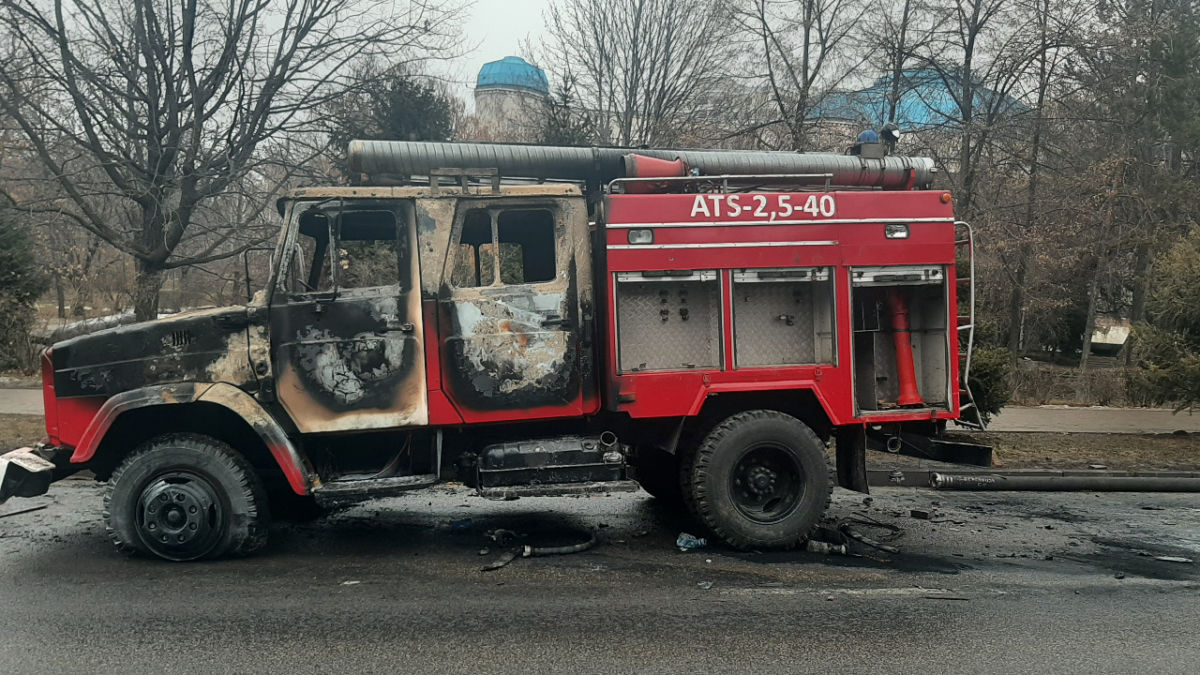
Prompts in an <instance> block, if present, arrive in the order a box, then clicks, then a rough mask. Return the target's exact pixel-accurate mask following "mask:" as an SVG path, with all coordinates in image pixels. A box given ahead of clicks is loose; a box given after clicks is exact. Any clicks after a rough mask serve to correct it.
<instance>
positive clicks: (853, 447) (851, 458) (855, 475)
mask: <svg viewBox="0 0 1200 675" xmlns="http://www.w3.org/2000/svg"><path fill="white" fill-rule="evenodd" d="M834 434H835V435H834V439H835V440H836V442H837V477H838V485H840V486H842V487H844V488H846V489H848V490H854V491H855V492H864V493H869V492H870V491H871V490H870V488H868V487H867V427H866V426H865V425H854V426H848V427H838V428H837V429H836V430H835V432H834Z"/></svg>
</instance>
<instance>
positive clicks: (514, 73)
mask: <svg viewBox="0 0 1200 675" xmlns="http://www.w3.org/2000/svg"><path fill="white" fill-rule="evenodd" d="M475 87H476V88H477V89H488V88H491V87H504V88H516V89H527V90H529V91H535V92H537V93H539V94H547V95H548V94H549V93H550V82H549V81H548V80H547V79H546V71H544V70H542V69H541V68H538V67H537V66H535V65H533V64H532V63H529V62H528V61H526V60H525V59H523V58H521V57H519V56H506V57H504V58H502V59H500V60H499V61H492V62H491V63H485V64H483V67H482V68H480V69H479V78H478V79H477V80H476V81H475Z"/></svg>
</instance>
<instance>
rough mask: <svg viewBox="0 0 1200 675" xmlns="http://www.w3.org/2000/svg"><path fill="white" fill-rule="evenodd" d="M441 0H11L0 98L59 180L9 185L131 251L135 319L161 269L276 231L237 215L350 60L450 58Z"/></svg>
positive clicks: (4, 15)
mask: <svg viewBox="0 0 1200 675" xmlns="http://www.w3.org/2000/svg"><path fill="white" fill-rule="evenodd" d="M444 4H445V3H436V2H433V1H432V0H428V1H427V0H398V1H397V2H395V3H392V4H391V5H388V4H381V3H378V2H367V1H366V0H278V1H275V2H268V1H266V0H230V1H229V2H218V1H217V0H128V1H124V0H7V1H6V2H4V3H2V4H0V31H2V32H3V33H5V34H6V35H4V36H3V37H5V38H6V39H7V40H9V41H11V43H12V44H13V45H14V46H15V48H14V54H13V58H10V59H6V60H4V61H3V62H0V109H2V110H3V112H4V113H6V114H7V115H8V116H9V117H10V118H11V119H12V120H14V122H15V123H16V126H17V128H18V129H19V130H20V132H21V134H22V135H23V136H24V138H25V140H26V141H27V142H28V145H29V150H30V153H31V155H32V156H33V157H34V158H36V160H37V161H38V162H39V163H40V164H41V165H42V166H43V167H44V168H45V170H46V172H47V173H48V174H49V175H50V179H51V180H52V181H53V182H54V184H55V187H56V189H57V197H56V198H55V199H52V200H40V201H33V202H29V201H27V200H24V199H23V198H22V197H21V195H20V193H19V191H10V192H9V194H8V196H9V198H10V200H11V201H12V202H14V203H16V204H17V205H18V206H19V207H20V208H22V209H24V210H26V211H29V212H39V211H48V212H54V213H59V214H61V215H62V217H65V218H67V219H69V220H70V221H71V222H72V223H74V224H75V225H77V226H78V227H80V228H82V229H84V230H86V231H88V232H90V233H91V234H93V235H95V236H97V237H99V238H100V239H102V240H104V241H105V242H107V243H109V244H110V245H112V246H113V247H115V248H117V249H118V250H120V251H122V252H124V253H125V254H127V255H129V256H131V257H132V259H133V260H134V262H135V266H136V272H137V274H136V284H135V291H134V307H135V310H136V313H137V316H138V317H139V318H141V319H147V318H152V317H154V316H155V315H156V314H157V309H158V291H159V288H160V286H161V283H162V278H163V273H164V271H165V270H169V269H173V268H178V267H181V266H187V265H194V264H200V263H204V262H207V261H212V260H217V259H221V258H224V257H228V256H231V255H235V254H237V253H238V252H240V251H242V250H245V249H246V248H248V247H251V246H254V245H256V244H258V243H259V242H260V241H262V239H263V238H264V237H266V236H270V232H269V231H268V232H264V231H263V228H253V227H251V228H249V229H248V231H247V228H244V227H243V226H244V225H246V224H247V222H248V221H247V220H242V218H246V219H249V222H250V223H253V222H255V219H256V218H259V217H260V216H259V215H258V214H261V212H262V211H264V210H265V209H264V208H263V207H265V206H266V204H267V203H268V197H267V195H270V194H272V193H275V192H277V191H278V190H279V189H280V187H281V186H282V185H284V184H285V183H286V182H287V180H288V177H289V176H290V171H289V170H288V167H289V166H292V165H294V163H295V159H296V158H295V157H291V158H289V161H288V162H287V163H286V165H280V164H279V163H278V161H277V159H278V156H279V154H280V150H279V148H280V147H283V146H284V145H285V141H286V136H288V135H289V134H292V133H293V132H302V131H304V130H305V125H306V124H308V123H310V122H311V115H309V114H308V112H309V111H310V110H312V109H314V108H319V107H320V106H321V105H322V104H324V103H326V102H327V101H328V100H330V99H331V98H332V97H334V96H338V95H341V93H342V91H343V89H342V88H341V87H338V86H336V85H338V84H340V83H341V80H343V79H344V76H345V72H346V64H347V63H348V62H350V61H351V60H352V59H358V58H362V57H365V56H370V55H380V56H382V55H386V56H387V57H388V59H389V60H391V61H393V62H394V61H396V60H397V58H401V59H404V58H408V59H413V60H417V59H424V58H430V57H431V56H435V55H449V54H448V53H447V52H439V51H438V50H444V49H446V48H448V47H452V46H454V45H455V44H456V40H457V38H456V37H455V35H454V33H453V32H452V29H453V23H454V21H455V20H456V18H457V9H456V7H457V6H456V5H453V6H449V7H443V5H444ZM289 147H291V146H289ZM308 150H309V152H320V151H321V150H322V148H321V147H320V146H316V147H315V148H314V147H311V146H310V147H309V148H308ZM238 192H240V193H242V194H241V195H240V196H236V195H234V196H233V198H236V199H244V201H243V202H239V203H244V204H249V205H251V207H250V208H242V209H238V211H240V214H239V219H237V220H234V221H230V220H228V219H227V218H228V214H229V213H230V209H228V208H224V207H222V206H221V202H222V201H223V200H226V199H229V198H231V195H232V193H238ZM114 212H115V213H114Z"/></svg>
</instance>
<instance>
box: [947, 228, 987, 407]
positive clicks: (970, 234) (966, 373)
mask: <svg viewBox="0 0 1200 675" xmlns="http://www.w3.org/2000/svg"><path fill="white" fill-rule="evenodd" d="M960 226H961V227H963V228H965V229H966V231H967V238H966V239H962V240H960V239H959V238H958V228H959V227H960ZM954 232H955V235H954V243H955V245H958V244H966V245H967V262H968V269H969V270H970V271H969V273H968V277H967V278H968V281H969V283H968V285H969V286H970V288H971V290H970V294H969V297H970V299H969V300H968V309H967V316H968V320H967V325H966V326H965V328H966V329H967V358H966V359H965V361H964V362H963V371H962V387H963V390H964V391H966V392H967V399H968V400H970V401H971V404H972V405H973V406H974V407H975V419H977V420H979V424H978V425H977V426H978V427H979V428H980V429H981V430H982V429H983V428H984V424H983V414H982V412H981V411H980V410H979V405H978V404H976V403H975V395H974V394H972V393H971V355H972V354H973V353H974V352H975V230H974V229H972V227H971V224H970V223H968V222H967V221H965V220H956V221H954ZM957 280H958V275H957V274H955V283H956V284H957ZM956 297H957V296H956ZM954 314H955V317H956V319H955V320H956V321H957V316H958V308H957V307H955V308H954ZM957 328H958V330H960V331H961V330H962V329H963V328H964V327H963V326H958V327H957ZM959 420H960V422H961V420H962V411H961V404H960V409H959ZM972 426H976V425H972Z"/></svg>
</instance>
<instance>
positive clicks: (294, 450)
mask: <svg viewBox="0 0 1200 675" xmlns="http://www.w3.org/2000/svg"><path fill="white" fill-rule="evenodd" d="M427 146H428V147H427ZM431 147H432V148H433V150H436V151H437V152H438V153H444V152H446V150H445V148H456V149H470V148H476V147H478V148H483V149H485V150H486V151H487V153H486V155H485V156H483V157H481V158H469V159H468V158H460V159H459V160H458V161H459V162H460V164H458V165H457V166H463V165H466V166H478V165H490V164H494V165H496V166H498V167H499V173H507V172H512V173H515V174H516V175H520V176H529V177H537V178H544V177H545V176H546V174H545V173H538V171H546V172H549V173H550V175H552V176H554V175H559V174H566V175H565V176H564V177H565V178H567V179H569V180H570V181H571V182H566V183H563V182H557V183H556V182H538V183H533V184H503V183H502V182H501V180H500V178H499V173H498V172H496V171H492V172H490V173H489V172H478V175H476V176H471V175H470V174H469V172H464V171H458V172H455V173H454V174H453V176H454V177H453V178H452V179H451V181H450V185H444V184H442V181H444V180H445V177H444V172H443V171H442V170H443V169H444V168H445V167H447V166H455V165H454V164H452V163H451V160H448V159H446V157H445V156H444V155H438V156H430V157H427V158H426V159H425V160H424V161H425V165H424V166H413V165H412V164H413V162H415V161H416V160H415V159H413V158H414V157H416V158H419V157H420V156H421V153H422V152H427V151H430V148H431ZM383 150H384V151H386V153H384V154H387V153H391V155H394V156H392V157H391V164H389V165H388V167H387V168H388V172H392V173H400V174H404V175H405V176H406V177H407V178H408V181H407V182H409V183H412V182H413V181H412V180H411V176H412V175H415V174H419V175H427V176H429V178H428V181H427V182H426V183H424V184H419V185H413V184H408V185H394V186H393V185H383V184H379V183H385V182H388V181H387V180H383V179H380V178H378V177H373V178H372V180H371V181H370V182H372V183H375V184H371V185H362V186H353V187H329V188H305V189H300V190H296V191H294V192H293V193H291V194H290V195H289V196H288V197H287V198H285V199H283V200H281V201H280V204H279V210H280V214H281V216H282V218H283V223H284V227H283V228H282V230H281V236H280V239H279V242H278V245H277V247H276V249H275V251H274V255H273V257H272V264H271V275H270V279H269V282H268V283H267V285H266V287H265V288H263V289H262V290H260V291H259V292H258V293H256V294H255V296H254V298H253V300H251V301H250V302H249V303H248V304H246V305H244V306H237V307H227V308H218V309H205V310H198V311H193V312H187V313H183V314H178V315H174V316H170V317H167V318H164V319H160V320H158V321H152V322H147V323H139V324H132V325H125V326H117V327H113V328H109V329H106V330H102V331H99V332H95V333H91V334H87V335H80V336H77V337H72V338H70V339H67V340H63V341H60V342H58V343H56V344H54V345H53V346H52V347H51V348H50V349H48V350H47V351H46V352H45V353H44V355H43V357H42V365H43V385H44V392H45V408H46V428H47V440H46V442H45V443H44V444H43V445H41V446H39V447H37V448H23V449H21V450H18V451H14V452H11V453H8V454H7V455H4V456H2V457H0V472H3V473H2V475H0V500H2V499H6V498H8V497H10V496H31V495H34V494H40V493H43V492H45V491H46V489H47V488H48V486H49V483H50V482H51V481H52V480H54V479H57V478H60V477H62V476H64V475H67V474H69V473H72V472H75V471H78V470H81V469H87V470H90V471H91V472H93V473H94V474H95V476H96V478H97V479H99V480H106V481H107V482H108V493H107V495H106V498H105V503H106V519H107V525H108V530H109V533H110V536H111V537H112V539H113V541H114V543H115V544H116V545H117V547H118V548H119V549H121V550H123V551H126V552H131V553H144V554H152V555H157V556H159V557H162V558H166V559H171V560H193V559H199V558H207V557H215V556H220V555H224V554H239V553H249V552H252V551H253V550H255V549H257V548H259V547H261V546H262V545H263V544H264V543H265V540H266V533H267V523H268V516H269V515H275V516H277V517H287V516H289V515H295V514H297V513H299V512H302V511H309V510H311V507H312V506H313V505H314V504H320V505H323V506H330V505H337V504H341V503H346V502H350V501H354V500H359V499H363V498H369V497H375V496H381V495H386V494H393V493H396V492H398V491H404V490H410V489H413V488H419V487H423V486H428V485H432V484H434V483H436V482H438V481H439V480H443V479H447V478H454V479H457V480H461V481H463V482H465V483H467V484H468V485H470V486H472V487H474V488H476V489H477V490H478V491H479V493H480V494H482V495H483V496H487V497H492V498H513V497H518V496H542V495H557V494H570V493H579V492H590V491H608V490H621V489H636V488H637V486H638V485H639V484H640V485H641V486H642V487H644V488H646V489H647V490H649V491H650V492H651V493H652V494H655V495H656V496H657V497H659V498H661V499H664V500H667V501H678V502H680V503H682V504H686V505H687V506H688V508H689V509H691V510H692V512H693V515H695V516H696V517H697V518H698V519H699V520H700V521H701V522H702V524H703V525H705V526H707V527H708V528H709V529H710V530H712V531H713V532H714V533H715V534H716V535H718V536H720V537H721V538H723V539H724V540H725V541H727V542H728V543H730V544H731V545H734V546H739V547H764V546H790V545H794V544H795V543H797V542H799V541H802V540H803V538H804V536H806V535H807V533H808V531H809V530H810V529H811V528H812V527H813V526H814V525H815V523H816V522H817V520H818V519H819V517H820V515H821V514H822V512H823V510H824V508H825V505H826V503H827V501H828V496H829V490H830V483H829V479H828V474H827V471H826V469H825V457H824V452H825V443H826V442H827V441H828V440H830V439H833V438H836V440H837V446H836V447H837V453H836V456H837V476H838V481H839V482H840V483H841V484H842V485H845V486H847V487H851V488H854V489H859V490H864V491H865V490H866V481H865V460H864V457H865V453H864V450H865V448H866V446H867V443H868V436H874V437H877V438H880V439H887V440H886V443H888V444H889V445H890V444H892V443H893V442H894V443H896V444H898V445H904V444H905V443H906V442H907V443H908V444H912V443H914V442H916V441H914V440H913V437H917V436H919V437H921V438H928V437H929V436H931V435H936V433H937V432H939V431H940V430H941V429H942V428H943V427H944V425H945V422H946V421H948V420H957V419H960V417H961V416H962V413H963V410H964V409H966V408H969V406H970V405H971V404H970V401H969V392H967V393H968V397H967V398H966V399H964V397H963V394H964V389H965V387H964V386H963V385H962V384H961V383H962V382H964V381H965V373H963V372H962V371H960V366H966V365H969V364H968V363H967V362H965V361H963V360H962V359H960V349H962V350H963V351H965V352H966V354H967V357H966V358H969V343H970V323H969V312H968V314H967V316H968V318H967V320H966V321H962V320H960V319H959V315H960V314H961V313H962V312H960V311H958V308H959V306H960V304H963V303H960V299H959V297H958V294H957V293H958V285H957V284H956V283H954V281H955V280H956V279H958V278H960V277H961V276H963V275H962V274H960V273H959V272H958V265H959V263H960V262H962V261H963V260H964V258H963V256H962V255H961V254H962V253H963V252H964V251H963V244H964V243H967V244H968V245H969V236H965V237H964V232H969V230H966V229H964V228H963V227H962V226H956V223H955V220H954V216H953V212H952V208H951V204H950V199H949V194H948V193H945V192H942V191H938V190H928V189H914V188H919V187H923V186H924V185H925V184H927V183H928V180H929V174H930V171H929V165H928V164H927V163H923V161H921V160H909V159H905V158H880V159H866V158H861V157H853V158H850V159H852V162H853V164H850V165H846V164H845V163H844V162H843V163H841V164H837V162H834V163H833V164H831V167H832V169H834V170H835V171H834V172H828V173H801V172H796V171H784V170H782V169H781V168H779V167H774V168H773V170H772V171H768V172H763V174H765V175H766V177H765V178H764V175H763V174H757V173H755V174H753V175H751V172H750V171H747V172H746V173H742V174H726V175H718V176H699V175H698V174H697V172H695V171H689V170H688V169H687V168H686V167H685V166H682V165H683V163H684V160H683V159H681V158H671V157H669V156H668V157H660V159H662V160H663V161H661V162H660V163H655V162H654V161H653V158H651V157H641V158H630V157H623V156H622V157H621V165H622V167H623V168H622V169H620V170H619V171H618V170H616V169H611V170H609V173H607V174H604V173H603V172H602V173H601V177H603V178H604V179H606V180H607V181H610V182H597V180H595V176H593V175H592V174H591V173H588V172H583V173H572V171H575V169H573V168H571V167H578V166H582V165H585V164H586V165H588V166H589V167H590V168H589V169H588V171H593V170H595V168H596V167H599V166H609V165H611V163H612V162H611V161H610V160H611V158H612V156H611V153H609V154H605V153H606V152H608V151H607V150H605V149H590V150H589V149H557V150H559V151H563V153H565V152H566V151H568V150H569V151H571V152H575V151H585V152H588V151H590V153H591V154H589V155H586V156H583V155H578V153H576V154H575V155H569V156H568V155H567V154H563V156H560V157H554V156H550V155H547V156H546V157H544V158H541V159H539V160H538V161H537V162H535V161H534V160H533V159H530V157H525V156H520V155H519V154H518V153H519V152H521V151H522V149H521V148H519V147H517V148H513V147H511V146H508V147H506V146H447V145H439V144H403V143H396V144H384V147H383ZM549 150H555V149H549ZM456 151H458V150H456ZM525 151H526V152H532V150H529V149H525ZM354 152H357V153H359V154H358V155H357V156H358V157H359V161H360V162H365V163H366V164H370V161H367V160H370V158H371V157H376V158H378V157H379V156H380V150H379V148H375V153H374V155H372V154H371V148H370V147H367V148H364V146H363V145H362V144H358V145H357V146H356V149H354V150H352V155H353V153H354ZM621 152H622V155H624V153H625V151H621ZM663 152H665V153H666V155H676V154H679V153H671V152H666V151H663ZM397 153H399V154H397ZM750 154H751V155H753V154H754V153H750ZM759 154H762V153H759ZM692 155H693V161H700V162H701V163H702V164H701V165H702V166H703V164H704V163H707V164H710V165H718V166H723V164H722V162H725V163H728V162H729V160H730V158H736V157H741V156H742V155H744V153H726V154H723V155H722V154H720V153H692ZM700 155H702V156H700ZM397 157H399V158H400V159H399V160H397V159H396V158H397ZM563 157H567V159H563ZM791 157H805V156H803V155H793V156H791ZM817 157H821V158H824V159H823V160H822V161H829V162H833V160H830V159H829V157H833V158H835V159H837V160H838V162H841V160H844V159H846V158H843V157H840V156H817ZM363 158H366V159H365V160H364V159H363ZM760 159H761V158H760ZM770 159H771V161H776V160H777V158H774V157H771V158H770ZM568 160H570V161H568ZM897 160H899V161H897ZM788 161H794V160H788ZM475 162H479V163H478V164H476V163H475ZM555 162H557V164H556V163H555ZM924 162H927V160H924ZM417 163H419V162H417ZM787 166H790V165H786V164H785V165H784V167H783V168H787ZM842 166H849V167H850V168H851V169H855V168H856V170H857V173H856V175H857V176H858V177H857V178H846V177H841V178H839V177H838V174H837V173H836V170H841V169H840V168H839V167H842ZM547 167H549V168H547ZM363 169H364V173H367V174H371V173H378V172H377V171H376V172H372V171H371V167H369V166H364V167H363ZM852 173H853V172H852ZM781 174H787V175H781ZM836 180H840V181H841V183H842V184H844V185H843V188H845V187H846V185H845V184H848V186H849V189H834V188H835V186H836V185H837V184H838V183H835V181H836ZM967 253H969V251H967ZM968 304H969V303H968ZM964 327H965V330H966V333H965V335H966V338H967V339H966V340H965V342H966V344H965V345H962V347H961V348H960V343H961V342H962V341H960V333H963V332H964V330H963V329H964ZM869 431H870V432H872V433H870V434H869V433H868V432H869ZM906 436H908V437H909V438H908V439H907V441H905V440H904V439H905V437H906ZM881 442H882V441H881ZM924 447H925V448H926V449H927V448H928V445H927V444H926V445H925V446H924ZM635 481H636V482H635Z"/></svg>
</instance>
